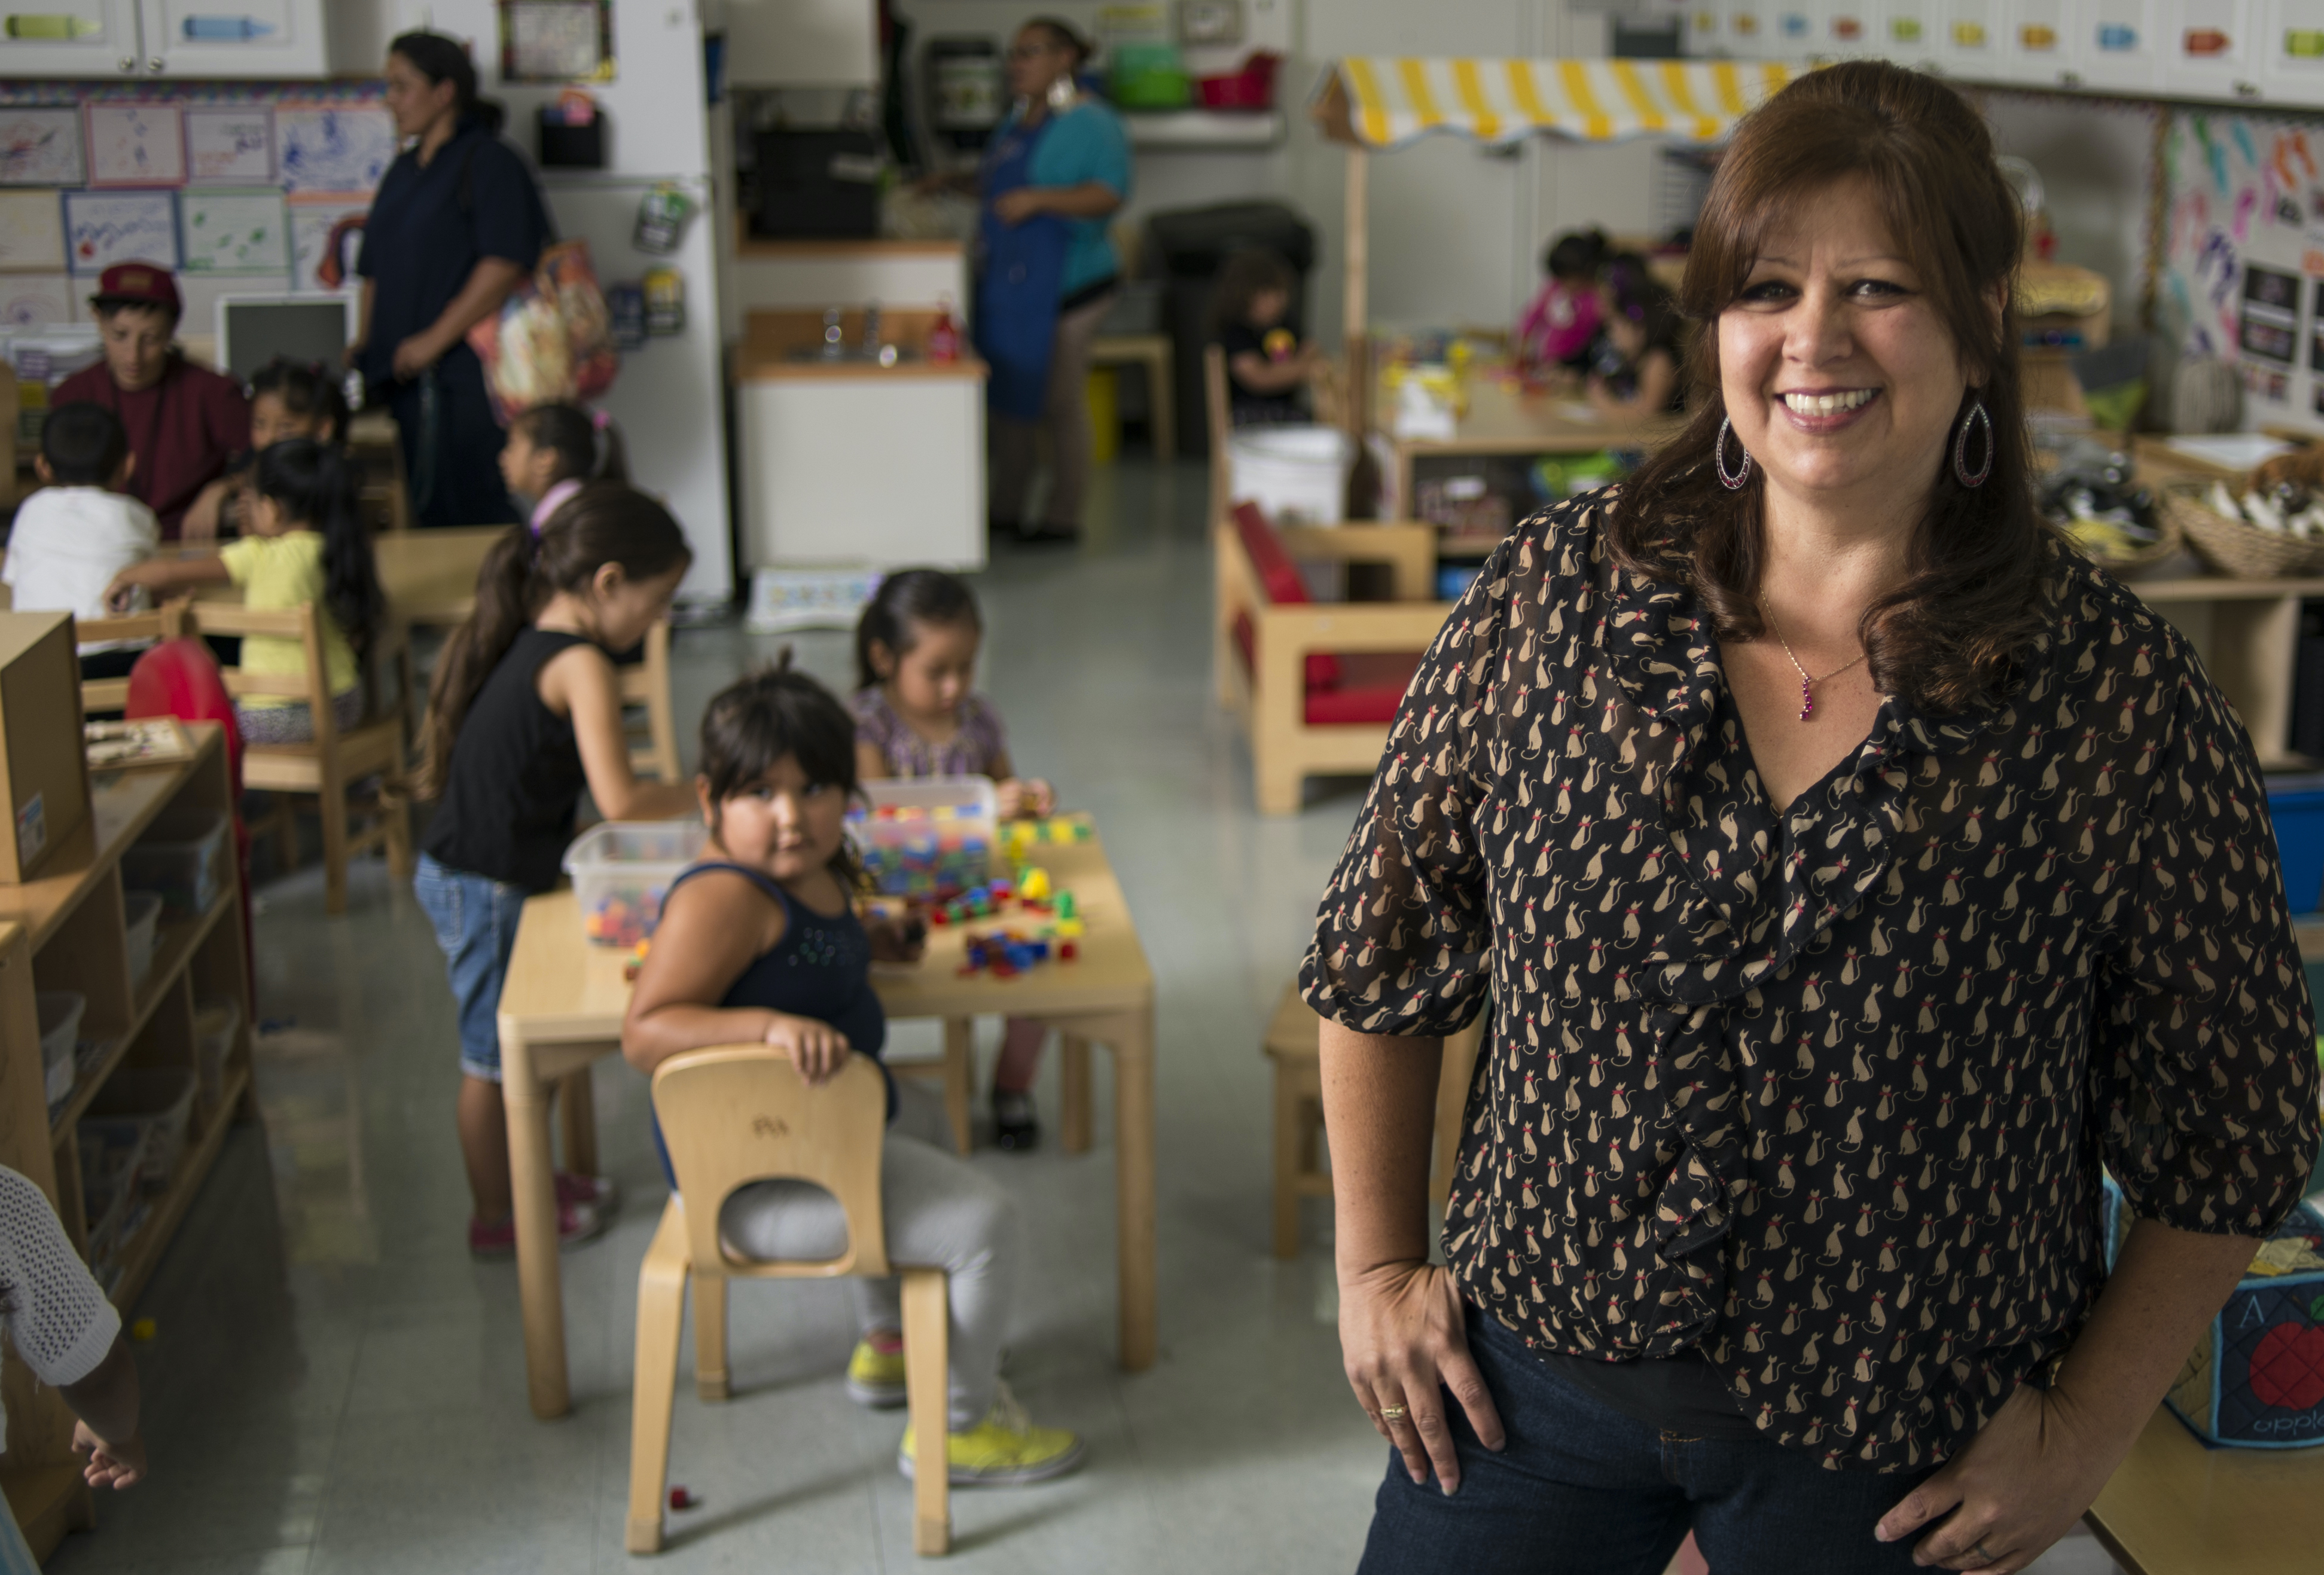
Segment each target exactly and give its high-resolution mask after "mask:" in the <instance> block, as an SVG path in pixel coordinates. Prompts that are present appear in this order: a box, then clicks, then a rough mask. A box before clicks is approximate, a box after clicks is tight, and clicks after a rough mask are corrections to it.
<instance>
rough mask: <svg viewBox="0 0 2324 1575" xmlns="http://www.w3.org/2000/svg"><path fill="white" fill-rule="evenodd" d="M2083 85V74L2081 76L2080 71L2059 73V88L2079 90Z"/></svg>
mask: <svg viewBox="0 0 2324 1575" xmlns="http://www.w3.org/2000/svg"><path fill="white" fill-rule="evenodd" d="M2081 85H2082V74H2081V73H2080V71H2061V72H2059V73H2058V86H2059V87H2061V88H2079V87H2080V86H2081Z"/></svg>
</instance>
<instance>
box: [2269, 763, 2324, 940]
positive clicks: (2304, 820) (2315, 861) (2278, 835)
mask: <svg viewBox="0 0 2324 1575" xmlns="http://www.w3.org/2000/svg"><path fill="white" fill-rule="evenodd" d="M2267 814H2268V818H2269V819H2270V820H2272V821H2273V822H2274V823H2275V847H2276V853H2277V855H2278V857H2279V858H2280V859H2281V860H2282V864H2283V895H2284V898H2285V900H2286V902H2287V903H2289V905H2290V906H2291V908H2292V912H2293V913H2294V914H2311V913H2314V912H2316V911H2317V910H2318V909H2319V907H2324V774H2319V775H2310V776H2300V777H2271V778H2268V780H2267Z"/></svg>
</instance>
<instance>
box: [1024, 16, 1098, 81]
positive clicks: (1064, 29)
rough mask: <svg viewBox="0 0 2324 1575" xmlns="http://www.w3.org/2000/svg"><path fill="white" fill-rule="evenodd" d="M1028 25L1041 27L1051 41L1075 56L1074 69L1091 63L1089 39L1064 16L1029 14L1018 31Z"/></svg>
mask: <svg viewBox="0 0 2324 1575" xmlns="http://www.w3.org/2000/svg"><path fill="white" fill-rule="evenodd" d="M1028 27H1037V28H1039V29H1040V30H1041V31H1042V32H1046V33H1047V34H1048V35H1049V41H1050V42H1051V43H1053V44H1055V45H1056V46H1057V48H1059V49H1061V50H1063V51H1065V52H1066V53H1067V54H1069V55H1071V56H1073V58H1074V70H1076V71H1078V70H1080V69H1082V68H1083V67H1084V66H1086V65H1088V64H1089V58H1090V54H1091V50H1090V41H1089V40H1087V39H1085V38H1084V37H1083V36H1082V35H1081V32H1080V31H1079V30H1078V29H1076V28H1075V27H1074V24H1073V23H1070V22H1067V21H1066V20H1065V18H1064V17H1062V16H1028V17H1027V18H1026V19H1025V21H1024V22H1023V23H1022V24H1020V25H1019V29H1018V31H1019V32H1023V31H1024V30H1025V28H1028Z"/></svg>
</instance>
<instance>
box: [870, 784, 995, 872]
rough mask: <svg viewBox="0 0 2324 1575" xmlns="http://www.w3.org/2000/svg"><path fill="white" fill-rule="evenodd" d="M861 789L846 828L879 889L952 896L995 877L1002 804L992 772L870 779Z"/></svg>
mask: <svg viewBox="0 0 2324 1575" xmlns="http://www.w3.org/2000/svg"><path fill="white" fill-rule="evenodd" d="M863 797H864V798H865V799H866V800H867V804H866V806H864V807H861V808H858V809H855V810H853V811H851V812H850V813H849V815H848V817H847V830H848V834H849V835H851V836H852V837H853V838H854V839H855V848H856V852H857V854H858V856H859V857H861V858H862V861H863V872H864V873H865V874H866V875H868V876H870V877H871V884H872V886H873V888H874V889H877V890H878V891H879V893H880V894H881V896H883V897H918V898H927V899H929V900H931V901H937V902H943V901H949V900H950V899H951V898H954V897H957V896H959V895H960V894H961V893H962V892H964V891H966V890H968V889H970V888H971V887H974V886H982V885H983V884H984V883H985V882H986V881H987V880H991V879H992V871H993V867H994V856H995V852H996V850H997V849H998V847H999V845H1000V843H999V826H1000V811H999V809H998V807H997V806H996V805H995V802H994V799H993V793H992V780H991V778H989V777H916V778H894V779H890V780H884V781H875V782H866V783H865V784H864V785H863Z"/></svg>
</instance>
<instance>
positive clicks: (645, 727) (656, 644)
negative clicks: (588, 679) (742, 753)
mask: <svg viewBox="0 0 2324 1575" xmlns="http://www.w3.org/2000/svg"><path fill="white" fill-rule="evenodd" d="M614 671H615V672H616V674H617V675H618V676H619V677H620V680H621V686H622V706H623V707H624V708H625V709H626V708H629V707H632V706H642V707H643V708H644V709H645V717H644V721H643V724H642V725H640V724H639V723H630V724H629V725H628V728H627V735H628V737H629V739H630V741H631V745H630V769H632V771H635V772H637V773H639V774H640V775H641V776H644V775H649V774H650V775H651V776H652V777H653V778H655V779H656V780H658V781H662V782H679V781H683V780H685V778H682V777H680V776H679V775H678V714H677V711H676V708H675V707H674V706H673V705H671V703H670V697H669V619H667V618H657V619H655V620H654V626H653V627H652V628H651V629H649V630H647V631H646V649H645V659H644V660H643V661H641V662H639V663H638V664H637V665H636V666H634V667H627V668H615V669H614Z"/></svg>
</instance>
